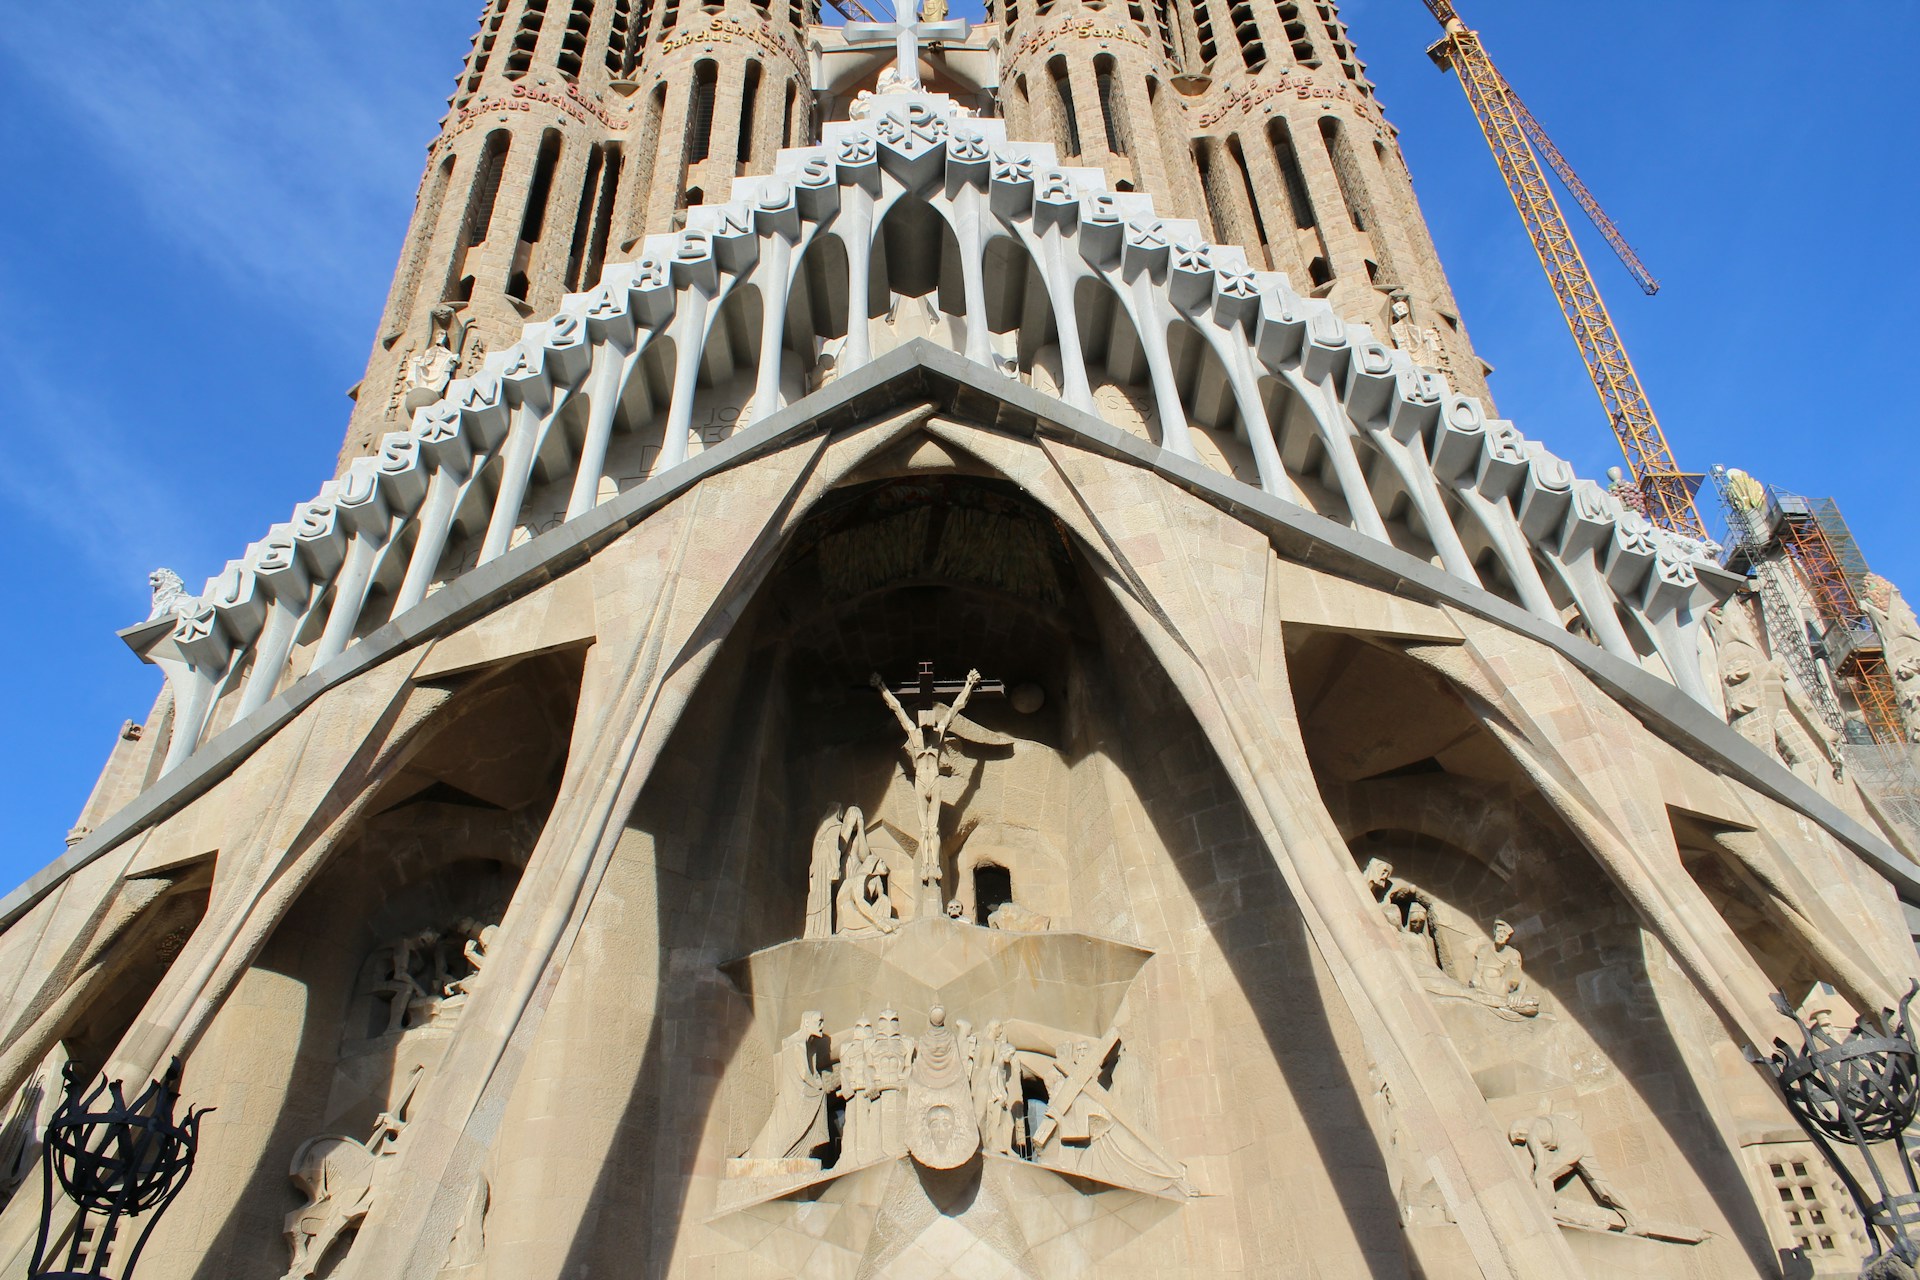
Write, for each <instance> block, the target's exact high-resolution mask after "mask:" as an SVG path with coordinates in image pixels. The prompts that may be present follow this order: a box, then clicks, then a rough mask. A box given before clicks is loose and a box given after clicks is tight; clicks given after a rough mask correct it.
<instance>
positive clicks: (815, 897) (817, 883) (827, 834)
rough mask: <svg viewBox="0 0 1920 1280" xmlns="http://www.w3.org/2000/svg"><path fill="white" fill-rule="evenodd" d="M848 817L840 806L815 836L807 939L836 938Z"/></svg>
mask: <svg viewBox="0 0 1920 1280" xmlns="http://www.w3.org/2000/svg"><path fill="white" fill-rule="evenodd" d="M845 830H846V816H845V815H844V814H842V813H841V811H840V809H839V807H838V806H835V807H834V810H833V812H831V813H829V814H828V815H827V816H826V817H825V818H824V819H823V820H822V821H821V823H820V826H819V829H818V830H816V831H815V832H814V833H813V858H812V860H811V861H810V862H809V863H808V864H807V923H806V927H805V928H804V929H803V930H802V931H801V934H800V936H801V937H803V938H830V937H832V936H833V923H834V921H833V908H834V898H835V895H836V889H837V886H838V885H839V883H840V878H841V875H842V872H843V871H844V869H845V863H846V856H847V855H846V845H845V841H844V832H845Z"/></svg>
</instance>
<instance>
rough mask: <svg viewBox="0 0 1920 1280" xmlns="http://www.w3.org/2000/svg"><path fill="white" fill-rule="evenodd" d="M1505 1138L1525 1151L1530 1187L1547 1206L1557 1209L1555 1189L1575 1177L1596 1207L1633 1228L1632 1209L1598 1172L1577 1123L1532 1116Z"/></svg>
mask: <svg viewBox="0 0 1920 1280" xmlns="http://www.w3.org/2000/svg"><path fill="white" fill-rule="evenodd" d="M1507 1138H1508V1140H1509V1141H1510V1142H1512V1143H1513V1145H1514V1146H1516V1147H1525V1148H1526V1150H1527V1155H1528V1156H1529V1157H1531V1158H1532V1160H1533V1184H1534V1185H1535V1186H1536V1187H1538V1188H1539V1189H1540V1194H1541V1195H1543V1196H1545V1197H1546V1198H1547V1203H1548V1204H1550V1205H1554V1206H1556V1207H1557V1206H1558V1193H1559V1189H1560V1188H1561V1187H1562V1186H1564V1185H1565V1184H1566V1183H1568V1182H1569V1181H1571V1180H1572V1179H1574V1178H1576V1177H1577V1178H1579V1179H1580V1181H1582V1182H1584V1183H1586V1184H1587V1190H1588V1191H1589V1192H1591V1193H1592V1194H1593V1198H1594V1201H1595V1202H1596V1203H1597V1204H1599V1205H1600V1206H1601V1207H1602V1208H1606V1209H1612V1210H1613V1211H1614V1212H1615V1213H1617V1214H1619V1215H1620V1225H1621V1227H1622V1229H1623V1230H1626V1231H1632V1230H1633V1229H1634V1213H1633V1210H1631V1209H1629V1208H1628V1207H1627V1202H1626V1199H1625V1198H1624V1197H1623V1196H1622V1195H1621V1194H1620V1192H1619V1191H1618V1190H1617V1189H1616V1188H1615V1187H1614V1186H1613V1184H1612V1183H1610V1182H1608V1181H1607V1178H1606V1175H1605V1174H1603V1173H1602V1172H1601V1171H1600V1167H1599V1165H1598V1164H1597V1163H1596V1162H1595V1160H1594V1157H1593V1142H1592V1141H1591V1140H1590V1139H1589V1138H1588V1137H1587V1133H1586V1130H1584V1129H1582V1128H1581V1127H1580V1122H1579V1121H1578V1120H1576V1119H1574V1118H1573V1117H1572V1116H1569V1115H1560V1114H1554V1115H1545V1116H1535V1117H1534V1118H1532V1119H1530V1120H1521V1121H1519V1122H1518V1123H1516V1124H1515V1125H1514V1126H1513V1128H1512V1129H1511V1130H1510V1131H1509V1132H1508V1134H1507Z"/></svg>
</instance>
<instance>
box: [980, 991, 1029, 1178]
mask: <svg viewBox="0 0 1920 1280" xmlns="http://www.w3.org/2000/svg"><path fill="white" fill-rule="evenodd" d="M973 1100H974V1105H975V1106H976V1107H977V1108H978V1110H979V1116H980V1146H981V1147H982V1148H983V1149H984V1150H987V1151H991V1152H994V1153H995V1154H997V1155H1011V1154H1012V1153H1013V1112H1014V1108H1015V1107H1016V1106H1018V1105H1019V1103H1020V1069H1019V1067H1018V1066H1017V1065H1016V1064H1015V1060H1014V1048H1013V1045H1012V1044H1011V1043H1010V1042H1009V1041H1008V1040H1007V1035H1006V1027H1005V1024H1004V1023H1002V1022H1001V1021H1000V1019H998V1018H995V1019H994V1020H993V1021H992V1022H989V1023H988V1024H987V1034H986V1036H985V1038H984V1039H983V1040H982V1041H981V1043H980V1052H979V1054H978V1055H977V1056H976V1058H975V1061H974V1067H973Z"/></svg>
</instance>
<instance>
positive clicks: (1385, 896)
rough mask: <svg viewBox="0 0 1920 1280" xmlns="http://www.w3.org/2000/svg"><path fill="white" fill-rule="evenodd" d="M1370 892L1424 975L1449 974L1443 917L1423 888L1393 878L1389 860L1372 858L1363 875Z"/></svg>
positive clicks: (1368, 861) (1391, 865)
mask: <svg viewBox="0 0 1920 1280" xmlns="http://www.w3.org/2000/svg"><path fill="white" fill-rule="evenodd" d="M1361 876H1362V878H1364V879H1365V881H1366V884H1367V891H1368V892H1369V893H1371V894H1373V896H1374V900H1375V901H1377V902H1378V903H1379V904H1380V911H1381V914H1383V915H1384V916H1386V918H1387V923H1388V924H1390V925H1392V926H1393V928H1394V931H1395V932H1396V933H1398V934H1399V935H1400V940H1401V944H1402V945H1403V946H1405V947H1406V949H1407V953H1408V954H1409V955H1410V956H1412V957H1413V959H1414V961H1415V967H1416V968H1417V969H1419V970H1420V971H1421V972H1425V971H1426V970H1428V969H1437V970H1441V971H1443V972H1444V971H1445V969H1446V955H1445V954H1444V953H1443V952H1442V950H1441V948H1440V938H1439V933H1438V926H1439V923H1440V921H1439V915H1438V911H1437V909H1436V908H1435V906H1434V902H1433V899H1432V898H1431V897H1429V896H1428V895H1427V894H1426V893H1424V892H1422V891H1421V890H1420V888H1419V887H1418V886H1416V885H1414V884H1412V883H1410V882H1408V881H1405V880H1401V879H1398V878H1397V877H1395V875H1394V874H1393V864H1392V863H1391V862H1388V861H1387V860H1386V859H1385V858H1369V859H1368V860H1367V865H1366V869H1365V870H1364V871H1362V872H1361Z"/></svg>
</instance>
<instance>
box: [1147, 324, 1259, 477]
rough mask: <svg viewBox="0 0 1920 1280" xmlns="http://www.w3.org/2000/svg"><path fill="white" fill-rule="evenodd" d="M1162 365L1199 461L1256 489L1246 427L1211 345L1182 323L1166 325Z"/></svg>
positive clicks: (1256, 474)
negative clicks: (1167, 369) (1184, 415)
mask: <svg viewBox="0 0 1920 1280" xmlns="http://www.w3.org/2000/svg"><path fill="white" fill-rule="evenodd" d="M1167 359H1168V362H1169V363H1170V364H1171V365H1172V367H1173V379H1174V384H1175V386H1176V387H1178V388H1179V392H1180V403H1181V405H1182V406H1183V407H1184V408H1185V409H1186V413H1187V429H1188V431H1189V432H1190V433H1191V434H1192V436H1193V446H1194V451H1195V452H1196V453H1198V454H1199V456H1200V460H1201V461H1203V462H1205V463H1206V464H1207V465H1208V466H1210V467H1212V468H1213V469H1214V470H1215V471H1218V472H1220V473H1221V474H1222V475H1227V476H1232V477H1233V478H1234V479H1236V480H1239V481H1241V482H1242V483H1244V484H1248V485H1252V486H1253V487H1254V488H1256V489H1257V488H1259V487H1260V469H1259V467H1258V466H1256V465H1255V463H1254V459H1253V445H1252V442H1251V441H1250V440H1249V439H1248V436H1247V424H1246V423H1244V422H1242V421H1241V416H1240V408H1239V405H1238V403H1237V402H1236V401H1235V399H1234V395H1233V385H1232V384H1231V383H1230V382H1229V381H1228V380H1227V369H1226V366H1225V365H1223V364H1221V363H1220V357H1219V356H1218V355H1216V354H1215V353H1214V350H1213V347H1212V345H1211V344H1210V343H1208V342H1207V341H1206V339H1204V338H1202V337H1201V336H1200V334H1199V333H1197V332H1195V330H1194V328H1193V325H1192V324H1190V323H1189V322H1188V321H1186V320H1184V319H1176V320H1172V321H1170V322H1168V324H1167ZM1265 425H1266V424H1264V423H1262V424H1260V426H1262V427H1264V426H1265Z"/></svg>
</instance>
